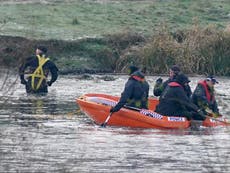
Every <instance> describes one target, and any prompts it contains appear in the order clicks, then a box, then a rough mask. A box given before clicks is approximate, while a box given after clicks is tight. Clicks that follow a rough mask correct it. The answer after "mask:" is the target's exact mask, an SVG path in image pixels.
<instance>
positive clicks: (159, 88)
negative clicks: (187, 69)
mask: <svg viewBox="0 0 230 173" xmlns="http://www.w3.org/2000/svg"><path fill="white" fill-rule="evenodd" d="M180 71H181V70H180V68H179V66H177V65H173V66H172V67H171V68H170V69H169V78H168V79H167V80H166V81H164V82H163V80H162V78H158V79H157V80H156V84H155V85H154V88H153V95H154V96H160V95H161V94H162V93H163V91H164V89H165V88H166V87H167V85H168V84H169V83H170V82H172V81H174V79H175V78H176V76H177V75H178V74H179V73H180ZM184 89H185V92H186V94H187V96H188V97H191V95H192V90H191V88H190V86H189V85H186V86H185V87H184Z"/></svg>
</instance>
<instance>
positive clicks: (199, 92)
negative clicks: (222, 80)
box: [192, 76, 221, 118]
mask: <svg viewBox="0 0 230 173" xmlns="http://www.w3.org/2000/svg"><path fill="white" fill-rule="evenodd" d="M218 83H219V82H218V81H217V80H216V79H215V78H214V77H213V76H208V77H207V78H206V79H205V80H202V81H199V82H198V84H197V86H196V88H195V90H194V92H193V95H192V100H193V103H194V104H196V105H197V106H198V107H199V108H200V109H201V110H202V112H203V114H205V115H207V114H209V115H211V116H213V117H215V118H217V117H219V116H221V115H220V113H219V109H218V105H217V102H216V99H215V89H214V86H215V84H218Z"/></svg>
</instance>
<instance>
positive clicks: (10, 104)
mask: <svg viewBox="0 0 230 173" xmlns="http://www.w3.org/2000/svg"><path fill="white" fill-rule="evenodd" d="M5 77H6V73H5V72H4V73H3V72H2V73H1V75H0V80H1V83H0V96H1V97H0V98H1V100H0V108H1V109H0V172H55V173H56V172H81V173H83V172H90V173H92V172H98V173H102V172H138V173H139V172H147V173H148V172H154V173H155V172H163V173H169V172H170V173H171V172H176V173H180V172H181V173H184V172H197V173H198V172H199V173H200V172H207V173H210V172H213V173H214V172H226V173H228V172H230V128H229V127H217V128H203V127H200V128H197V129H186V130H159V129H131V128H125V127H124V128H121V127H120V128H118V127H109V126H107V127H106V128H101V127H99V126H97V125H95V124H94V123H93V122H92V121H91V120H90V119H89V118H88V117H87V116H86V115H84V114H83V113H82V112H81V111H80V110H79V107H78V105H77V104H76V98H77V97H79V96H81V95H83V94H85V93H105V94H111V95H120V93H121V92H122V90H123V87H124V84H125V82H126V80H127V78H128V77H127V76H125V75H123V76H122V75H121V76H120V75H115V76H113V77H115V78H116V80H115V81H104V80H103V79H102V77H103V76H100V75H93V76H92V77H93V79H92V80H83V79H79V76H60V77H59V79H58V81H57V82H56V83H54V84H53V86H52V87H51V88H49V94H48V95H47V96H40V97H36V96H27V94H26V93H25V90H24V87H23V85H21V84H20V82H19V80H18V79H16V75H14V74H9V76H8V78H7V80H6V81H5V80H4V79H5ZM156 78H157V76H147V81H148V82H149V84H150V95H151V96H152V89H153V85H154V81H155V80H156ZM164 79H166V77H164ZM190 79H191V80H192V82H191V87H192V89H194V88H195V85H196V82H197V81H198V80H199V79H201V77H190ZM218 79H219V81H220V84H218V85H216V92H217V100H218V102H219V108H220V112H221V113H222V114H224V115H225V116H226V117H228V118H229V119H230V80H229V78H223V77H221V78H218ZM4 81H5V82H4Z"/></svg>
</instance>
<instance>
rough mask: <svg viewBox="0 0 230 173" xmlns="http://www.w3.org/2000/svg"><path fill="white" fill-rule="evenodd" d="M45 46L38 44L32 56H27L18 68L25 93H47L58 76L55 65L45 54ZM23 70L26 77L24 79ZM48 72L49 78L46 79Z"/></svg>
mask: <svg viewBox="0 0 230 173" xmlns="http://www.w3.org/2000/svg"><path fill="white" fill-rule="evenodd" d="M46 53H47V48H46V47H44V46H38V47H37V49H36V52H35V55H34V56H31V57H28V58H27V59H26V60H25V62H24V63H23V64H22V66H21V67H20V68H19V75H20V80H21V84H23V85H25V88H26V92H27V93H47V92H48V86H51V85H52V84H53V83H54V82H55V81H56V80H57V77H58V68H57V66H56V65H55V64H54V63H53V62H52V61H51V60H50V59H49V58H48V57H47V56H46ZM25 72H26V73H28V77H27V78H26V79H25ZM49 72H50V73H51V79H50V80H49V81H47V78H48V75H49Z"/></svg>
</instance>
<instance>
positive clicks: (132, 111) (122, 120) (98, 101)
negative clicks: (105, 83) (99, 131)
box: [76, 93, 229, 129]
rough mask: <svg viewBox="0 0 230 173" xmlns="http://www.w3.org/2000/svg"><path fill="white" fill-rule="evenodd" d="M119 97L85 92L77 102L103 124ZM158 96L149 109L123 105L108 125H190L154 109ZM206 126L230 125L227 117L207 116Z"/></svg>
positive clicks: (158, 126) (186, 126) (138, 126)
mask: <svg viewBox="0 0 230 173" xmlns="http://www.w3.org/2000/svg"><path fill="white" fill-rule="evenodd" d="M118 100H119V97H117V96H112V95H106V94H96V93H91V94H85V95H83V96H81V97H79V98H77V100H76V102H77V104H78V105H79V107H80V109H81V111H83V112H84V113H85V114H87V115H88V116H89V117H90V118H91V119H92V120H93V121H94V122H95V123H96V124H99V125H100V124H102V123H104V122H105V120H106V118H107V117H108V116H109V114H110V113H109V110H110V108H111V107H112V106H115V105H116V103H117V102H118ZM158 102H159V101H158V100H157V99H156V98H150V99H149V109H138V108H133V107H123V108H122V109H121V110H120V111H118V112H115V113H113V114H112V116H111V118H110V119H109V121H108V123H107V125H109V126H125V127H135V128H160V129H162V128H163V129H185V128H188V127H190V125H191V122H190V121H188V120H187V119H186V118H185V117H175V116H164V115H160V114H158V113H156V112H154V111H151V110H155V107H156V105H157V104H158ZM203 125H204V126H206V127H213V126H219V125H223V126H226V125H229V123H228V122H227V121H226V119H223V118H222V119H210V118H206V120H205V121H204V122H203Z"/></svg>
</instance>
